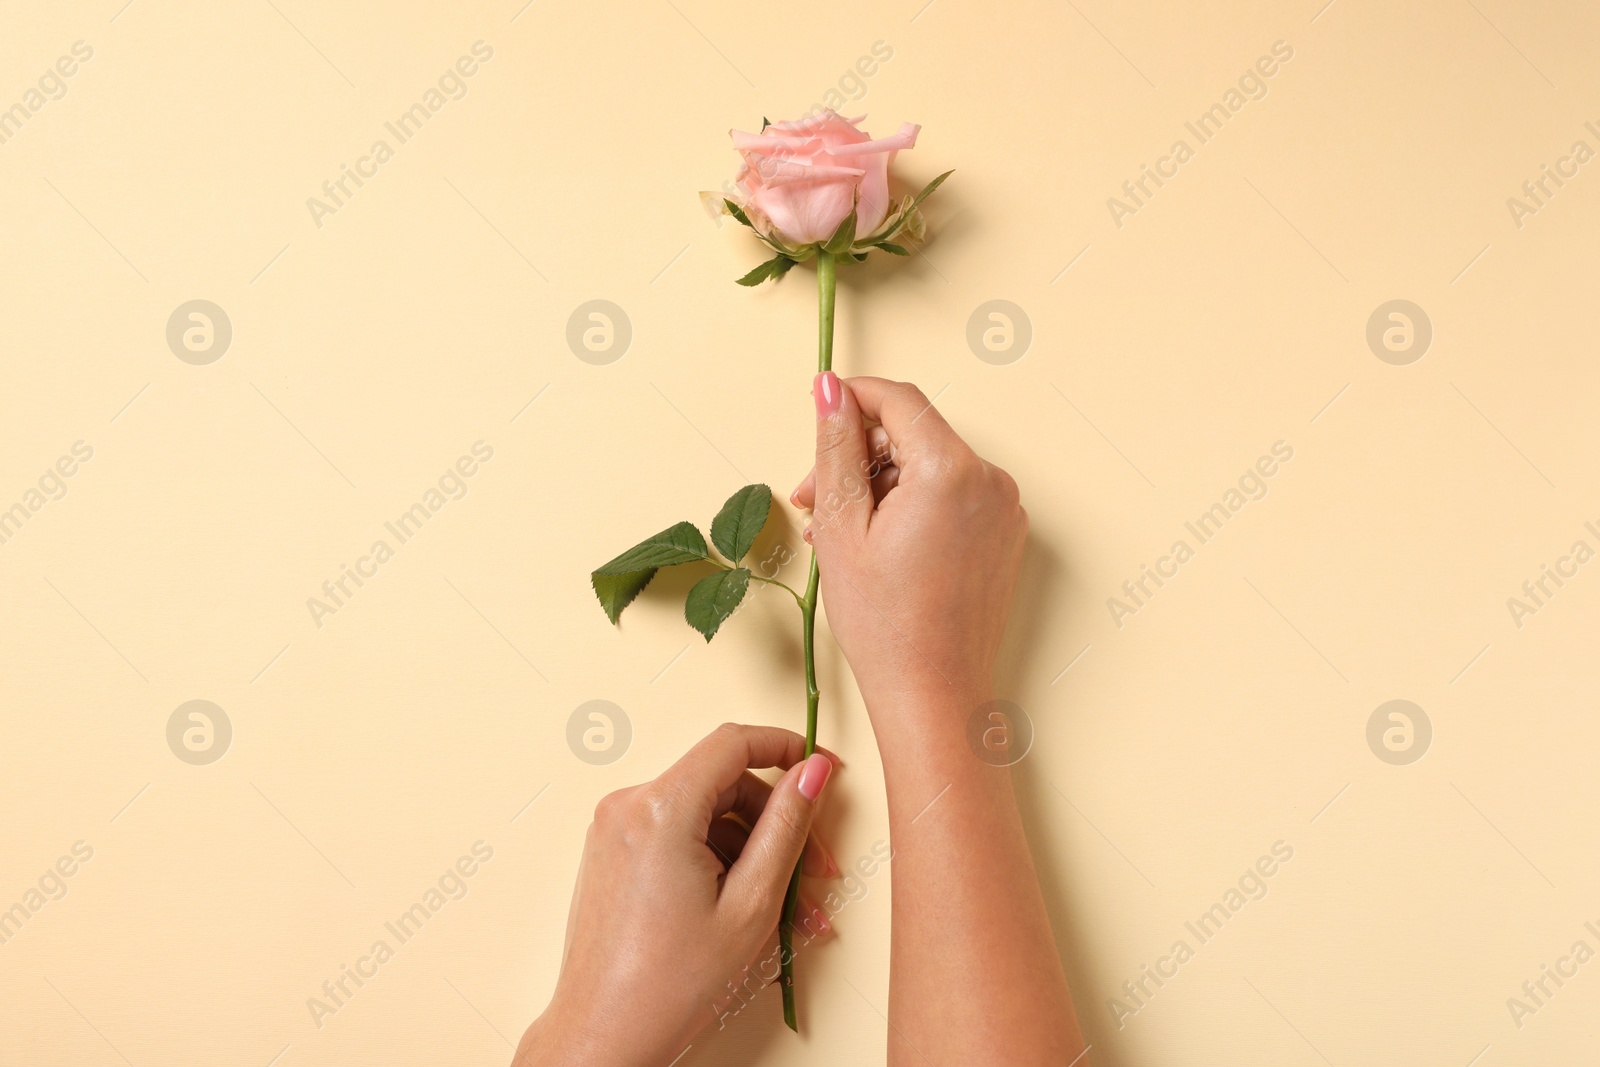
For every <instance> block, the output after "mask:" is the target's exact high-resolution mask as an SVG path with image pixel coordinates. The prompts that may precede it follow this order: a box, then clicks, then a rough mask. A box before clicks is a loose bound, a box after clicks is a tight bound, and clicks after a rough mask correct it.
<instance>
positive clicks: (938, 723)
mask: <svg viewBox="0 0 1600 1067" xmlns="http://www.w3.org/2000/svg"><path fill="white" fill-rule="evenodd" d="M814 392H815V395H816V401H817V465H816V469H815V471H813V473H812V475H811V476H810V477H808V478H807V479H806V481H805V482H803V483H801V485H800V488H799V489H797V490H795V495H794V501H795V503H797V504H799V505H800V506H802V507H811V508H812V509H813V517H812V523H811V527H810V539H811V541H812V543H813V544H815V545H816V548H817V556H818V559H819V562H820V565H821V567H822V584H823V601H822V602H823V605H824V607H825V608H826V610H827V613H828V624H829V626H831V627H832V629H833V634H834V637H836V638H837V639H838V641H839V645H840V647H841V648H842V649H843V650H844V653H845V656H846V657H847V658H848V659H849V660H850V667H851V669H852V670H854V671H855V675H856V681H857V682H858V683H859V684H860V686H861V695H862V696H863V697H864V698H865V699H866V702H867V712H868V714H870V715H871V717H872V726H873V731H874V732H875V733H876V735H877V739H878V750H879V752H880V753H881V755H882V756H883V777H884V783H885V785H886V787H887V789H888V794H889V838H890V844H891V845H892V846H893V848H894V880H893V882H892V883H891V893H892V903H891V908H892V911H891V917H890V926H889V928H890V941H891V947H890V956H889V973H890V976H891V977H890V982H889V1016H888V1020H889V1027H888V1040H889V1063H890V1065H891V1067H923V1065H925V1064H927V1063H928V1062H930V1054H936V1057H935V1058H937V1059H938V1061H939V1062H940V1063H959V1064H963V1065H970V1067H990V1065H994V1067H1002V1065H1004V1067H1010V1065H1011V1064H1018V1063H1027V1064H1034V1063H1051V1064H1073V1063H1078V1062H1079V1061H1080V1060H1082V1059H1083V1053H1084V1052H1085V1047H1084V1043H1083V1038H1082V1035H1081V1034H1080V1033H1079V1032H1078V1027H1077V1023H1076V1021H1075V1020H1074V1017H1073V1012H1072V997H1071V994H1070V993H1069V992H1068V989H1067V981H1066V976H1065V974H1064V973H1063V971H1062V967H1061V959H1060V957H1059V956H1058V955H1057V954H1056V948H1055V940H1054V938H1053V937H1052V935H1051V931H1050V920H1049V917H1048V916H1047V915H1046V913H1045V907H1044V898H1043V896H1042V895H1041V894H1040V892H1039V880H1038V876H1037V874H1036V873H1035V871H1034V868H1033V859H1032V856H1031V855H1030V854H1029V852H1028V839H1027V836H1026V835H1025V834H1024V833H1023V830H1022V819H1021V815H1020V813H1019V812H1018V810H1017V802H1016V797H1015V795H1014V794H1013V792H1012V788H1011V774H1010V771H1009V769H1008V765H1009V763H1010V760H1011V755H1012V754H1011V753H1010V751H1009V749H1007V748H1004V747H1002V748H998V749H996V748H990V747H989V746H988V745H987V744H986V745H985V747H984V748H983V749H981V750H980V749H977V748H974V747H973V746H972V745H971V744H970V738H969V735H968V730H969V727H970V724H972V723H974V722H976V723H978V724H980V726H981V727H982V728H983V729H984V731H985V733H984V736H985V738H988V737H989V736H990V735H991V733H994V732H995V731H993V730H991V729H990V727H991V726H993V727H997V728H1003V729H1001V731H1000V733H1001V736H1002V738H1003V740H1002V741H1001V744H1002V745H1004V744H1006V743H1007V740H1008V739H1009V735H1010V725H1009V722H1008V720H1007V719H1006V718H1005V717H1004V715H1001V714H997V713H996V711H995V708H994V706H993V705H990V704H988V701H989V700H990V699H991V698H992V696H993V688H992V687H993V684H994V677H993V675H994V666H995V657H996V655H997V653H998V650H999V647H1000V639H1001V636H1002V635H1003V633H1004V631H1005V626H1006V616H1007V614H1008V613H1009V612H1010V610H1011V594H1012V590H1013V589H1014V587H1015V586H1016V584H1017V572H1018V569H1019V568H1020V566H1021V562H1022V546H1023V541H1024V540H1025V539H1026V537H1027V532H1028V517H1027V515H1026V514H1024V512H1023V510H1022V507H1021V506H1020V505H1019V504H1018V502H1017V485H1016V483H1015V482H1013V481H1012V480H1011V478H1010V476H1009V475H1007V474H1006V473H1005V472H1004V471H1002V470H1000V469H999V468H998V467H995V466H993V465H992V464H989V463H985V462H984V461H983V460H982V459H980V458H978V456H977V455H976V454H975V453H974V452H973V451H972V449H970V448H968V447H967V445H966V443H965V442H964V441H962V440H961V438H959V437H957V436H956V433H955V431H954V430H952V429H951V428H950V426H949V424H947V423H946V422H945V421H944V419H943V418H941V417H940V415H939V413H938V412H937V411H935V410H934V409H933V406H932V404H930V403H929V402H928V399H927V398H926V397H924V396H923V395H922V393H921V391H920V390H918V389H917V388H916V387H915V386H911V385H902V384H899V383H896V382H887V381H884V380H882V379H881V378H852V379H850V381H849V382H840V381H839V379H838V378H837V377H835V376H834V375H832V374H819V375H817V381H816V385H815V386H814ZM874 424H875V425H874ZM1024 754H1025V752H1018V753H1016V754H1015V756H1016V758H1018V759H1020V758H1022V756H1023V755H1024Z"/></svg>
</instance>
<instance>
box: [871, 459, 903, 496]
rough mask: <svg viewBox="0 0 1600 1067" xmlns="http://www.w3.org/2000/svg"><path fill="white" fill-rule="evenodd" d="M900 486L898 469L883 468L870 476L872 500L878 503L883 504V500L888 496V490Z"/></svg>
mask: <svg viewBox="0 0 1600 1067" xmlns="http://www.w3.org/2000/svg"><path fill="white" fill-rule="evenodd" d="M899 484H900V468H899V467H885V468H883V470H881V471H879V472H878V473H877V474H875V475H873V476H872V498H873V499H874V500H876V501H878V503H880V504H881V503H883V498H884V497H886V496H888V495H889V490H891V489H893V488H894V487H895V486H897V485H899Z"/></svg>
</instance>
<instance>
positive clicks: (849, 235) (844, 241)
mask: <svg viewBox="0 0 1600 1067" xmlns="http://www.w3.org/2000/svg"><path fill="white" fill-rule="evenodd" d="M855 239H856V213H855V210H854V209H852V210H851V212H850V214H848V215H846V216H845V217H844V221H843V222H841V223H839V228H838V229H837V230H834V231H833V236H832V237H830V238H828V239H827V240H826V241H824V242H823V245H822V250H823V251H824V252H832V253H833V254H834V255H836V256H837V255H839V254H840V253H843V252H848V251H849V250H850V245H851V243H852V242H854V241H855Z"/></svg>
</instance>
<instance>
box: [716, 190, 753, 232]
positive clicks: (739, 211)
mask: <svg viewBox="0 0 1600 1067" xmlns="http://www.w3.org/2000/svg"><path fill="white" fill-rule="evenodd" d="M722 202H723V203H724V204H725V205H727V208H728V214H730V215H732V216H733V217H734V218H736V219H738V220H739V221H740V222H742V223H744V224H745V225H746V226H748V227H750V228H751V229H752V230H753V229H755V228H756V226H755V223H753V222H751V221H750V216H749V215H746V214H745V213H744V208H742V207H740V206H739V205H738V204H735V203H734V202H733V201H732V200H729V199H728V198H727V197H723V198H722Z"/></svg>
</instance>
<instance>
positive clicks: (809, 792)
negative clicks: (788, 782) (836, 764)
mask: <svg viewBox="0 0 1600 1067" xmlns="http://www.w3.org/2000/svg"><path fill="white" fill-rule="evenodd" d="M832 773H833V761H832V760H831V759H829V758H828V757H827V756H824V755H823V754H822V753H820V752H813V753H812V754H811V756H810V758H809V759H807V760H806V762H805V765H804V766H803V767H801V768H800V781H799V782H798V783H796V784H797V785H798V786H799V788H800V795H801V796H803V797H805V798H806V799H807V800H811V801H814V800H816V799H817V798H818V797H820V796H821V795H822V787H823V786H825V785H827V784H828V776H829V775H830V774H832Z"/></svg>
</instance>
